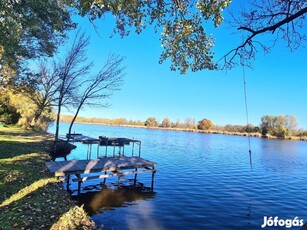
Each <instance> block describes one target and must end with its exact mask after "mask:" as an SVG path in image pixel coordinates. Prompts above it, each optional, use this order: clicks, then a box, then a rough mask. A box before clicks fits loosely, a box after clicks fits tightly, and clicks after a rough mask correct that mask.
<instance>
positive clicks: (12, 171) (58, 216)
mask: <svg viewBox="0 0 307 230" xmlns="http://www.w3.org/2000/svg"><path fill="white" fill-rule="evenodd" d="M49 143H50V136H48V135H47V134H44V133H37V132H32V131H25V130H22V129H20V128H17V127H0V229H1V230H2V229H5V230H9V229H95V225H94V223H93V221H92V220H91V219H90V218H89V217H88V216H87V214H86V213H85V212H84V210H83V208H80V207H78V206H76V204H75V203H74V202H73V201H72V200H71V199H70V197H69V195H68V194H67V193H66V192H65V191H64V190H63V188H62V185H61V182H59V181H57V180H56V178H55V177H54V176H53V175H51V174H50V173H49V172H48V171H47V169H46V167H45V164H44V163H45V161H46V160H50V158H49V156H48V154H46V153H45V151H46V148H47V146H48V145H49Z"/></svg>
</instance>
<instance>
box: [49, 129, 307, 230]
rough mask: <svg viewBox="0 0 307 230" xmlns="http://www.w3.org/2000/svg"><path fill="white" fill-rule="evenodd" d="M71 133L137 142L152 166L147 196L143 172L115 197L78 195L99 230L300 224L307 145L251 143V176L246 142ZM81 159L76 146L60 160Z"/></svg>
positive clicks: (143, 133)
mask: <svg viewBox="0 0 307 230" xmlns="http://www.w3.org/2000/svg"><path fill="white" fill-rule="evenodd" d="M67 127H68V125H67V124H62V125H61V129H62V130H63V131H62V134H65V133H66V131H67ZM74 131H75V132H76V133H82V134H83V135H89V136H91V137H97V138H98V136H101V135H105V136H108V137H127V138H135V139H139V140H141V141H142V155H141V156H142V157H143V158H145V159H148V160H151V161H155V162H157V168H158V172H157V173H156V175H155V186H154V192H153V193H152V192H150V191H147V190H146V188H144V187H143V186H142V185H144V186H145V187H146V186H150V183H151V174H150V173H148V174H146V173H144V174H140V175H139V176H138V182H139V184H138V186H137V187H136V188H135V187H134V188H129V187H126V186H123V188H122V189H121V190H119V189H118V188H116V186H115V185H113V182H114V181H112V179H110V180H109V179H108V180H107V186H108V188H104V189H103V190H102V191H101V192H98V193H89V194H90V195H87V196H84V195H83V196H81V199H80V200H81V201H82V202H85V203H86V207H87V209H88V211H89V212H90V213H91V214H92V218H93V220H94V221H95V222H96V223H97V224H98V225H103V226H104V229H261V225H262V224H263V217H264V216H268V217H270V216H273V217H275V216H278V218H279V219H294V218H295V217H298V218H299V219H304V221H307V199H306V194H307V174H306V171H307V142H301V141H285V140H283V141H280V140H267V139H261V138H251V146H252V162H253V164H252V171H251V168H250V164H249V154H248V140H247V137H240V136H227V135H214V134H200V133H190V132H176V131H163V130H151V129H141V128H123V127H108V126H99V125H85V124H75V125H74ZM50 132H54V127H51V128H50ZM94 148H95V147H94ZM94 148H93V149H94ZM94 152H95V150H94ZM93 156H95V154H94V155H93ZM84 158H86V146H85V145H80V144H78V148H77V149H76V150H74V152H73V153H72V154H71V155H69V156H68V159H84ZM132 178H133V176H131V177H127V178H126V179H132ZM99 182H100V181H91V182H86V183H84V185H83V186H86V185H89V184H91V183H92V184H99ZM128 184H129V183H128ZM85 191H86V190H85ZM85 191H83V193H84V192H85ZM82 197H83V198H82ZM106 201H110V202H106ZM267 229H276V228H274V227H268V228H267ZM277 229H287V228H286V227H283V228H277ZM292 229H295V228H292ZM296 229H299V228H296Z"/></svg>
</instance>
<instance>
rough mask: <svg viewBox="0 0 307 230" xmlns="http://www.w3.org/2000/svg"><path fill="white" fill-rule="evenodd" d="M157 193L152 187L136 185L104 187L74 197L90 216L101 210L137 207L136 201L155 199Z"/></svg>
mask: <svg viewBox="0 0 307 230" xmlns="http://www.w3.org/2000/svg"><path fill="white" fill-rule="evenodd" d="M155 195H156V193H155V192H154V191H152V189H151V188H150V187H145V186H144V185H143V184H142V183H138V184H136V185H122V186H121V187H119V188H118V187H117V186H115V185H109V187H108V186H107V185H103V186H102V189H101V191H99V192H88V193H83V194H80V195H79V196H76V197H73V198H74V199H75V200H77V201H78V202H79V204H80V205H82V204H83V205H84V209H85V211H86V212H88V213H89V214H90V215H93V214H97V213H99V212H100V211H101V210H106V209H112V208H115V207H127V206H130V205H136V204H137V203H136V201H139V200H147V199H151V198H154V197H155Z"/></svg>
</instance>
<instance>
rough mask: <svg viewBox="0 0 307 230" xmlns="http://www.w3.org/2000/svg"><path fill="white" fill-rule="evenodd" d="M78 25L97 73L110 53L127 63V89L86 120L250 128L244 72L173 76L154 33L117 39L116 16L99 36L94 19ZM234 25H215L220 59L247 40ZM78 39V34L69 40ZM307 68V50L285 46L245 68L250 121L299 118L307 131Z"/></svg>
mask: <svg viewBox="0 0 307 230" xmlns="http://www.w3.org/2000/svg"><path fill="white" fill-rule="evenodd" d="M75 19H76V20H77V22H78V23H79V28H81V29H82V30H84V31H86V33H87V34H88V35H90V36H91V39H90V46H89V48H88V58H89V60H93V61H94V63H95V68H97V69H98V68H99V67H102V65H103V63H104V61H105V60H106V57H107V55H108V54H110V53H115V54H119V55H122V56H125V57H126V59H125V66H126V75H125V84H124V85H123V87H122V90H120V91H117V92H115V94H114V95H113V96H112V97H111V99H110V100H109V103H110V104H111V105H112V106H111V107H110V108H108V109H103V108H101V109H97V108H84V109H83V110H82V112H81V114H80V116H87V117H103V118H118V117H125V118H127V119H133V120H138V119H140V120H146V119H147V118H148V117H151V116H153V117H156V118H157V119H158V120H160V121H162V119H163V118H164V117H169V118H170V119H171V120H172V121H176V120H177V119H179V120H180V121H182V122H184V121H185V119H186V118H187V117H190V118H195V119H196V121H199V120H201V119H203V118H208V119H210V120H212V122H213V123H214V124H216V125H226V124H241V125H244V124H246V117H245V105H244V91H243V80H242V78H243V77H242V67H237V68H234V69H232V70H230V71H227V72H225V71H224V72H223V71H207V70H204V71H199V72H196V73H192V72H191V71H190V72H188V73H187V74H185V75H180V73H179V72H172V71H170V68H169V67H170V63H169V62H164V63H163V64H158V60H159V56H160V54H161V52H162V48H161V44H160V42H159V37H160V34H159V33H157V34H155V33H154V32H153V30H152V29H151V28H147V29H146V30H145V31H144V32H143V33H142V34H141V35H136V34H134V33H133V32H131V34H130V35H129V36H128V37H125V38H123V39H121V38H120V37H119V35H114V36H113V37H112V38H110V34H111V31H112V28H113V27H112V26H113V25H114V21H113V20H112V18H111V16H110V17H106V19H105V20H103V21H102V20H97V21H96V25H97V26H98V31H99V35H100V36H99V35H98V34H97V33H96V32H95V30H94V29H93V26H92V24H90V23H89V22H88V21H87V19H81V18H77V17H76V18H75ZM227 27H228V25H226V24H224V25H223V26H222V27H220V28H219V29H217V30H213V29H212V27H210V26H209V27H208V28H209V33H211V32H212V33H213V35H214V37H215V38H216V44H215V48H214V50H215V53H216V54H215V58H216V59H218V58H219V57H221V56H222V55H223V54H225V53H226V52H227V51H229V50H230V49H231V48H233V47H235V45H236V44H237V43H236V42H238V41H240V37H239V36H240V35H238V34H237V35H232V32H233V31H234V30H235V29H229V28H227ZM211 29H212V31H210V30H211ZM74 34H75V32H71V33H70V37H71V38H72V37H73V36H74ZM69 42H70V40H69V41H68V43H67V45H69ZM305 45H306V44H305ZM66 47H68V46H66ZM306 64H307V52H306V48H304V47H301V48H300V49H299V50H297V51H295V52H290V51H289V50H288V49H287V48H286V47H285V45H284V43H283V42H280V43H279V44H278V45H276V46H275V47H274V48H273V49H272V51H271V52H270V53H269V54H266V55H264V54H263V53H261V52H259V53H258V55H257V58H256V60H255V61H254V63H253V69H245V74H246V81H247V99H248V109H249V120H250V123H252V124H254V125H259V123H260V119H261V117H262V116H263V115H267V114H270V115H281V114H283V115H295V116H296V117H297V119H298V122H299V128H304V129H307V116H306V114H307V106H306V104H307V103H306V98H307V90H306V86H307V73H306V69H305V68H306V66H307V65H306Z"/></svg>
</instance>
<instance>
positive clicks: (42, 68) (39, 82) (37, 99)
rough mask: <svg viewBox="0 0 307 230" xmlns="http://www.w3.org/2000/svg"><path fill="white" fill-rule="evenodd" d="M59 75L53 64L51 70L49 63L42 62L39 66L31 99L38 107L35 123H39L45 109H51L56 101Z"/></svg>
mask: <svg viewBox="0 0 307 230" xmlns="http://www.w3.org/2000/svg"><path fill="white" fill-rule="evenodd" d="M58 80H59V79H58V75H57V71H56V68H55V65H54V64H53V66H52V69H51V70H50V69H49V67H48V66H47V62H40V63H39V65H38V73H37V74H36V78H35V81H36V82H35V84H34V85H35V87H34V88H33V89H34V92H32V93H31V94H30V96H29V98H30V99H31V100H32V101H33V103H34V104H35V105H36V107H37V110H36V111H35V114H34V122H37V121H38V119H39V118H40V116H41V115H42V113H43V111H44V110H45V109H48V108H51V107H52V106H53V105H54V104H53V102H54V101H53V100H54V95H55V94H56V92H57V88H56V85H57V82H58Z"/></svg>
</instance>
